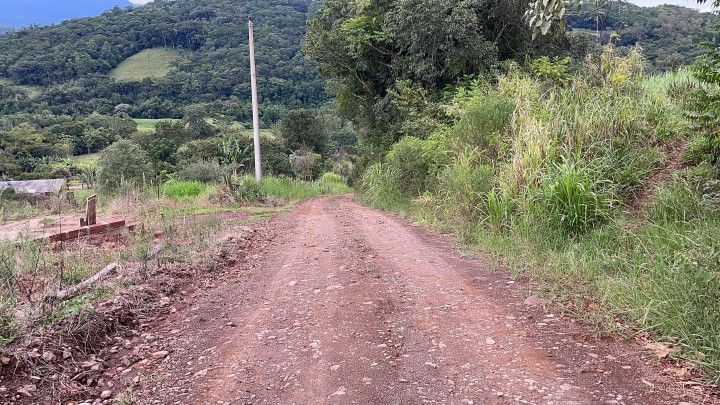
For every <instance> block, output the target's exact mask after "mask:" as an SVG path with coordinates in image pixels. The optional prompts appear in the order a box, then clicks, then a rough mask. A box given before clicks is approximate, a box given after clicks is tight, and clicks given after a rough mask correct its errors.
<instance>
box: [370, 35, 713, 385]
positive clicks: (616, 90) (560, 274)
mask: <svg viewBox="0 0 720 405" xmlns="http://www.w3.org/2000/svg"><path fill="white" fill-rule="evenodd" d="M690 82H691V80H690V79H689V76H688V73H687V72H686V71H680V72H678V73H669V74H665V75H661V76H653V77H646V76H645V74H644V71H643V66H642V59H641V58H640V55H639V53H637V52H635V51H634V52H632V53H631V54H630V55H629V56H627V57H620V56H618V55H616V54H614V53H613V52H612V50H611V49H607V50H605V52H604V53H603V54H602V55H600V56H598V57H595V58H593V59H591V60H589V62H588V66H587V67H586V69H585V70H584V71H583V72H580V73H578V74H577V75H576V76H574V77H571V78H568V80H563V81H559V82H556V83H554V84H553V83H548V82H547V81H546V80H543V79H542V78H537V77H534V76H533V74H532V73H527V72H525V71H523V69H521V68H519V67H514V68H511V69H510V70H509V73H507V75H505V76H504V77H501V78H500V79H499V81H498V84H497V86H496V87H495V88H490V87H489V86H488V87H487V88H485V89H483V90H482V91H473V92H471V94H473V96H472V97H471V98H470V100H454V101H453V103H454V104H453V108H455V109H456V110H460V111H463V112H464V115H463V116H462V117H461V118H460V119H459V120H457V121H456V123H455V124H454V125H451V126H450V128H448V129H446V130H440V131H438V132H437V133H435V134H433V135H431V136H430V137H429V138H428V139H427V140H415V141H413V142H412V144H408V145H404V146H403V147H394V148H393V150H392V152H391V153H390V154H388V157H387V158H386V159H385V160H384V161H383V162H380V163H377V164H375V165H373V166H371V167H370V168H369V169H368V170H367V171H366V172H365V174H364V176H363V177H362V179H361V181H360V187H359V192H360V197H361V199H362V200H364V201H366V202H368V203H370V204H373V205H374V206H376V207H379V208H383V209H388V210H393V211H396V212H399V213H401V214H402V215H407V216H411V217H414V218H415V219H417V220H420V221H424V222H425V223H427V224H428V225H429V226H433V227H436V228H437V229H440V230H443V231H454V232H456V233H457V234H458V235H460V236H462V237H463V240H465V241H466V242H472V243H475V244H477V245H478V246H479V247H480V248H482V249H486V250H492V251H497V252H500V253H503V254H504V255H505V256H506V257H507V258H508V260H509V261H510V263H511V268H512V273H513V275H515V276H519V275H523V276H526V277H529V278H531V279H533V280H535V281H536V282H537V285H538V286H539V288H540V289H542V290H544V291H546V292H547V293H549V294H555V295H558V296H561V297H562V298H563V299H570V300H573V301H574V302H575V303H576V307H575V312H576V314H578V315H580V316H583V317H585V318H587V319H588V320H592V321H594V322H596V323H597V325H598V326H601V327H603V328H604V327H615V326H616V325H617V323H616V320H617V319H618V318H620V319H623V320H624V321H625V323H624V325H625V326H626V328H627V330H628V331H637V330H646V331H649V332H651V333H652V334H653V335H654V336H655V337H656V338H658V339H661V340H664V341H670V342H673V343H675V344H677V345H678V346H679V347H681V348H682V349H683V350H682V351H681V352H680V353H679V355H680V356H683V357H686V358H689V359H692V360H693V361H695V362H696V363H697V364H699V365H701V366H702V367H703V368H704V369H705V371H706V372H707V377H708V378H709V380H710V381H714V382H718V381H719V380H720V330H719V329H720V297H719V295H720V271H719V270H718V269H720V243H719V241H718V238H719V236H718V235H720V233H718V230H719V229H718V226H720V225H719V223H720V220H719V219H718V216H717V213H712V212H710V211H709V210H708V209H707V208H706V207H708V204H704V203H703V199H702V196H701V195H700V193H699V192H698V187H697V184H706V183H707V181H705V183H703V181H700V180H698V179H696V178H694V177H693V176H695V177H697V176H698V175H700V174H698V173H701V175H703V176H707V173H715V172H713V171H711V170H697V169H693V170H692V171H690V172H680V173H677V174H676V175H675V176H674V177H673V178H672V181H671V182H669V183H668V182H667V176H662V177H658V178H656V177H655V174H656V173H658V172H659V171H660V170H661V169H662V167H663V165H664V164H665V163H666V161H667V159H668V156H667V155H666V151H665V149H666V146H663V145H674V144H676V143H674V141H675V140H684V139H688V138H691V135H690V133H691V131H690V130H689V126H688V122H687V120H686V119H685V118H684V115H683V94H687V93H688V91H689V90H688V89H689V88H691V87H692V86H691V83H690ZM483 100H494V101H493V102H487V103H483ZM503 100H505V101H503ZM507 100H510V102H506V101H507ZM458 103H459V106H458V105H457V104H458ZM507 105H512V106H513V111H512V113H511V115H510V118H509V119H508V120H503V119H498V120H493V119H490V118H489V117H503V116H506V115H507V109H506V107H507ZM407 146H412V148H410V147H407ZM697 149H701V148H697ZM417 151H422V152H423V153H422V159H423V161H420V162H418V161H417V159H418V156H419V153H418V152H417ZM468 151H472V152H468ZM693 153H694V155H697V154H698V153H697V152H695V151H693ZM700 153H702V152H700ZM693 159H694V161H698V160H701V159H697V158H695V157H694V158H693ZM688 160H689V159H688ZM413 162H415V163H414V165H411V163H413ZM427 162H430V164H428V163H427ZM438 162H440V163H438ZM408 168H412V171H420V172H421V173H419V174H418V176H417V177H418V178H421V179H424V180H423V183H421V184H422V190H421V191H420V192H419V193H407V192H404V190H406V186H407V184H408V182H406V181H404V180H403V179H404V177H403V176H402V175H400V174H401V173H402V172H403V171H406V172H410V171H408ZM691 177H693V178H692V179H691ZM661 180H663V181H665V183H664V184H662V185H661V187H659V188H658V185H657V182H658V181H661ZM416 184H418V183H416ZM413 187H415V186H413ZM404 188H405V189H404ZM415 188H417V187H415ZM638 197H642V198H643V199H652V203H651V204H647V203H643V205H641V206H634V204H635V202H636V198H638ZM628 207H629V208H630V209H629V210H628V209H627V208H628ZM638 210H639V211H640V212H637V211H638ZM626 211H629V212H626Z"/></svg>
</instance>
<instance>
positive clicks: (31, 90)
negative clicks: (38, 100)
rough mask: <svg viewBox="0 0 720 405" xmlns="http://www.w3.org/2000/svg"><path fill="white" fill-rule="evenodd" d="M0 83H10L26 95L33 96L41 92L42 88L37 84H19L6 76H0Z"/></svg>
mask: <svg viewBox="0 0 720 405" xmlns="http://www.w3.org/2000/svg"><path fill="white" fill-rule="evenodd" d="M0 85H10V86H13V87H15V88H17V89H20V90H22V91H24V92H25V93H27V95H28V97H30V98H35V97H37V96H39V95H40V93H42V88H41V87H39V86H28V85H19V84H15V82H13V81H12V79H9V78H7V77H0Z"/></svg>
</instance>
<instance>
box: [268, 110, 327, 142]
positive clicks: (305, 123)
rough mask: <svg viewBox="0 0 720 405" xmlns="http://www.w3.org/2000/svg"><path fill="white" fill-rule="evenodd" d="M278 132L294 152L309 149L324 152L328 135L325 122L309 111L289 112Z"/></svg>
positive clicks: (279, 125) (281, 122)
mask: <svg viewBox="0 0 720 405" xmlns="http://www.w3.org/2000/svg"><path fill="white" fill-rule="evenodd" d="M278 131H279V133H280V136H282V137H283V138H284V139H285V141H286V142H287V145H288V147H289V148H290V149H292V150H298V149H307V150H310V151H313V152H319V153H322V152H324V149H325V144H326V140H327V133H326V132H325V127H324V125H323V122H322V121H321V120H320V118H318V117H317V115H316V114H315V113H314V112H313V111H311V110H308V109H299V110H292V111H289V112H288V113H287V114H286V115H285V117H283V119H282V120H280V123H279V124H278Z"/></svg>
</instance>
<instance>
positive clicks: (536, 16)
mask: <svg viewBox="0 0 720 405" xmlns="http://www.w3.org/2000/svg"><path fill="white" fill-rule="evenodd" d="M696 1H697V3H698V4H704V3H707V2H708V0H696ZM710 3H712V4H713V5H714V6H715V7H718V6H720V0H711V1H710ZM595 4H596V7H597V4H598V1H597V0H596V2H595ZM581 6H583V0H550V1H548V0H534V1H532V2H530V6H529V8H528V9H527V11H526V12H525V17H526V18H527V20H528V24H529V25H530V27H531V28H532V30H533V37H536V36H537V35H538V34H541V35H545V34H547V33H548V32H550V28H552V26H553V25H557V23H564V22H565V18H566V17H567V16H568V13H569V11H570V9H571V8H575V9H579V8H580V7H581ZM596 24H598V25H599V22H596ZM598 29H599V26H598Z"/></svg>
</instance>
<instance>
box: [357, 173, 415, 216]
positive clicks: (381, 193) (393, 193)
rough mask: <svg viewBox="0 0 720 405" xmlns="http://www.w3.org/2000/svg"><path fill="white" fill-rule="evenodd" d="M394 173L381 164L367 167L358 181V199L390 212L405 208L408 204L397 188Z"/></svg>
mask: <svg viewBox="0 0 720 405" xmlns="http://www.w3.org/2000/svg"><path fill="white" fill-rule="evenodd" d="M395 171H396V169H395V168H394V167H392V166H389V165H387V164H383V163H376V164H374V165H372V166H370V167H368V168H367V170H365V173H363V176H362V178H361V179H360V185H359V190H360V198H361V199H362V200H364V201H367V202H370V203H371V204H372V205H374V206H375V207H378V208H382V209H387V210H391V211H396V210H398V209H404V208H407V206H408V204H409V202H408V200H407V198H406V197H405V196H403V194H402V193H401V192H400V189H399V188H398V186H397V183H396V181H395V179H396V178H397V174H396V173H395Z"/></svg>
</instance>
